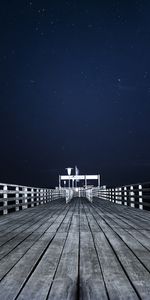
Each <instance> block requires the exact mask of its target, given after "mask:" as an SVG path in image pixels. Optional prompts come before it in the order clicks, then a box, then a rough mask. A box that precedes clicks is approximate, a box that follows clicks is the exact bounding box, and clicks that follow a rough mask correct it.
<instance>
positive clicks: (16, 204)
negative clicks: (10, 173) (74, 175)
mask: <svg viewBox="0 0 150 300" xmlns="http://www.w3.org/2000/svg"><path fill="white" fill-rule="evenodd" d="M63 197H65V194H64V191H61V190H57V189H46V188H36V187H29V186H21V185H15V184H7V183H0V215H6V214H8V213H10V212H13V211H19V210H23V209H26V208H30V207H34V206H38V205H41V204H44V203H48V202H50V201H53V200H56V199H59V198H63Z"/></svg>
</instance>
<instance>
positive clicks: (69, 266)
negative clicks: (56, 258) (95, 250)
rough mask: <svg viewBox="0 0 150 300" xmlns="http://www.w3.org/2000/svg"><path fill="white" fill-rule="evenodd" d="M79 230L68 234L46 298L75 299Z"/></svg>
mask: <svg viewBox="0 0 150 300" xmlns="http://www.w3.org/2000/svg"><path fill="white" fill-rule="evenodd" d="M78 251H79V232H74V233H73V234H72V232H70V233H69V234H68V237H67V240H66V243H65V246H64V249H63V253H62V257H61V260H60V263H59V265H58V269H57V271H56V275H55V276H54V279H53V283H52V287H51V290H50V293H49V296H48V298H47V299H48V300H60V299H61V300H66V299H72V300H73V299H75V300H76V299H77V282H78Z"/></svg>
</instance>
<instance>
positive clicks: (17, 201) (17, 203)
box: [15, 186, 19, 211]
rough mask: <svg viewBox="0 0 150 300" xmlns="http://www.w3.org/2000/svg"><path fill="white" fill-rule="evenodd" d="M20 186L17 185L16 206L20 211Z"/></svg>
mask: <svg viewBox="0 0 150 300" xmlns="http://www.w3.org/2000/svg"><path fill="white" fill-rule="evenodd" d="M18 198H19V187H18V186H16V201H15V202H16V208H15V210H16V211H19V199H18Z"/></svg>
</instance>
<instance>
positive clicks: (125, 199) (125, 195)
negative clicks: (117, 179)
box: [124, 186, 127, 205]
mask: <svg viewBox="0 0 150 300" xmlns="http://www.w3.org/2000/svg"><path fill="white" fill-rule="evenodd" d="M124 205H127V187H126V186H124Z"/></svg>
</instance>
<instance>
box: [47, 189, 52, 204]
mask: <svg viewBox="0 0 150 300" xmlns="http://www.w3.org/2000/svg"><path fill="white" fill-rule="evenodd" d="M50 196H51V194H50V190H49V189H48V190H47V202H50Z"/></svg>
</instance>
